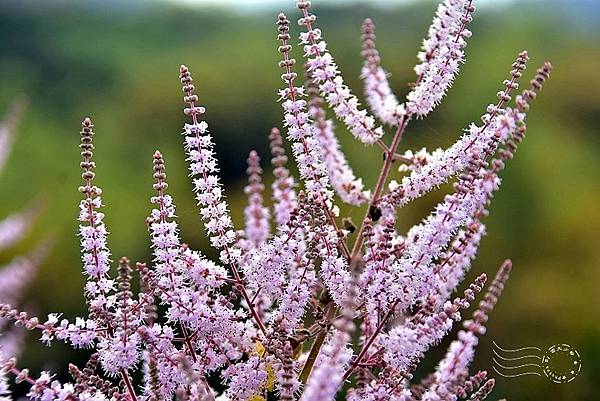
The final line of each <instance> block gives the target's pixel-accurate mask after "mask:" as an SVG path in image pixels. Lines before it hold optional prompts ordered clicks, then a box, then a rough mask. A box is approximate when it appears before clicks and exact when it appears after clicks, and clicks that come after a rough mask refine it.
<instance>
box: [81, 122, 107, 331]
mask: <svg viewBox="0 0 600 401" xmlns="http://www.w3.org/2000/svg"><path fill="white" fill-rule="evenodd" d="M81 125H82V129H81V144H80V145H79V147H80V148H81V158H82V159H83V160H82V161H81V163H80V165H81V168H82V169H83V174H82V175H81V177H82V178H83V181H84V184H83V185H82V186H80V187H79V192H81V193H83V194H84V195H85V198H84V199H83V200H82V201H81V202H80V204H79V209H80V212H79V221H80V222H81V224H80V225H79V236H80V237H81V258H82V260H83V270H84V274H85V275H86V276H87V277H88V279H87V280H88V281H87V284H86V288H85V289H86V291H85V294H86V299H87V301H88V304H89V305H90V309H91V310H90V312H91V313H92V315H93V317H94V318H95V319H98V321H99V322H102V321H105V320H106V319H107V318H108V313H107V311H108V309H109V307H110V304H109V298H108V296H109V294H110V293H111V292H112V290H113V288H114V281H113V280H111V279H109V278H108V270H109V268H110V265H109V264H110V250H109V249H108V245H107V241H106V237H107V234H108V231H107V230H106V226H105V224H104V213H102V212H100V211H99V210H98V209H100V207H102V199H101V198H100V196H101V195H102V190H101V189H100V188H99V187H97V186H95V185H94V183H93V180H94V177H95V173H94V168H95V167H96V164H95V163H94V162H93V161H92V156H93V155H94V153H93V150H94V145H93V143H92V138H93V137H94V131H93V128H94V124H93V123H92V120H91V119H90V118H89V117H86V118H85V119H84V120H83V122H82V123H81Z"/></svg>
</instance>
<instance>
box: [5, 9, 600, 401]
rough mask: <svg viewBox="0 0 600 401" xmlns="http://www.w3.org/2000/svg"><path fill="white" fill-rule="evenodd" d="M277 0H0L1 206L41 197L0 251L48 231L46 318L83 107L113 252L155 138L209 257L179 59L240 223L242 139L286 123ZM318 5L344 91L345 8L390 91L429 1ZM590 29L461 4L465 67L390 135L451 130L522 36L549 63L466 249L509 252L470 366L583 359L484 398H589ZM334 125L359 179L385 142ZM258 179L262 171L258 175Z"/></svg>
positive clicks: (138, 214)
mask: <svg viewBox="0 0 600 401" xmlns="http://www.w3.org/2000/svg"><path fill="white" fill-rule="evenodd" d="M277 3H280V5H279V7H281V8H282V9H284V10H289V12H290V17H292V19H295V18H296V17H297V12H296V11H295V10H293V8H292V7H293V2H292V1H280V2H271V3H263V2H260V1H258V2H249V3H245V5H244V7H239V8H235V7H222V8H218V7H215V6H210V5H209V6H202V7H198V6H191V5H183V4H181V3H165V2H158V1H110V2H101V1H97V2H95V1H78V2H76V1H72V2H69V1H61V2H57V1H39V2H34V1H21V2H15V1H5V0H1V1H0V113H3V112H4V110H6V108H7V107H8V105H9V104H10V102H11V100H13V98H15V97H16V96H19V95H26V96H27V97H28V98H29V100H30V106H29V109H28V111H27V113H26V115H25V118H24V120H23V121H22V124H21V125H20V127H19V129H18V136H17V139H16V143H15V146H14V149H13V152H12V155H11V157H10V159H9V161H8V165H7V167H6V169H5V171H4V173H3V174H2V176H1V177H0V218H1V217H4V216H6V215H8V214H9V213H11V212H13V211H16V210H18V209H20V208H22V207H24V206H25V205H28V204H30V202H31V201H32V200H41V201H42V202H43V204H44V213H43V215H42V217H41V218H40V219H39V221H38V223H37V224H36V226H35V229H34V230H33V231H32V232H31V234H30V235H29V238H28V239H27V240H26V241H22V242H21V243H20V244H19V245H18V246H17V247H15V248H14V249H12V250H11V253H8V254H3V255H1V256H0V263H2V262H6V261H8V260H10V258H11V257H12V256H13V255H14V254H18V253H24V252H25V251H26V250H27V249H28V248H30V246H31V244H32V243H33V242H34V241H36V240H39V239H42V238H44V237H46V236H53V237H54V238H55V240H56V245H55V248H54V250H53V252H52V254H51V256H50V257H49V258H48V259H47V261H46V262H45V263H44V264H43V266H42V267H41V270H40V272H39V275H38V277H37V278H36V280H35V282H34V284H33V285H32V286H31V288H30V291H29V295H28V298H27V299H28V300H27V303H26V304H27V305H28V308H29V309H30V310H32V311H34V312H36V313H39V314H40V315H42V316H44V315H45V314H46V313H48V312H52V311H63V312H64V315H65V316H67V317H72V316H76V315H78V314H81V313H83V309H82V307H83V305H84V300H83V296H82V285H83V282H84V280H83V276H82V275H81V268H80V263H79V247H78V239H77V237H76V230H77V221H76V216H77V213H78V206H77V205H78V202H79V199H80V195H79V194H78V192H77V186H78V185H79V182H80V173H79V167H78V165H79V150H78V147H77V145H78V142H79V129H80V121H81V120H82V118H83V117H84V116H87V115H90V116H91V117H92V118H93V120H94V122H95V125H96V129H95V131H96V133H97V136H96V139H95V144H96V162H97V166H98V167H97V184H98V185H100V186H101V187H102V188H103V189H104V196H103V198H104V201H105V203H106V205H107V207H106V209H105V211H106V214H107V217H106V222H107V226H108V228H109V230H110V232H111V235H110V245H111V250H112V252H113V254H114V256H115V257H119V256H121V255H127V256H129V257H130V258H131V259H133V260H139V261H149V260H150V254H149V240H148V235H147V232H146V225H145V221H144V219H145V217H146V216H147V214H148V213H149V211H150V209H151V207H150V203H149V197H150V196H151V193H152V188H151V184H152V174H151V167H152V152H153V151H154V150H155V149H160V150H161V151H162V152H163V154H164V156H165V158H166V162H167V173H168V176H169V183H170V189H171V191H172V193H173V194H174V196H175V199H176V202H177V205H178V212H179V213H178V214H179V216H180V219H179V222H180V225H181V227H182V235H183V238H184V239H185V241H187V242H189V243H190V244H192V246H194V247H197V248H201V249H203V250H205V251H206V252H207V253H208V254H210V255H214V254H213V253H211V251H210V250H209V249H208V246H207V245H208V243H207V240H206V237H205V236H204V234H203V229H202V226H201V224H200V222H199V218H198V217H197V211H196V208H195V205H194V201H193V195H192V193H191V184H190V180H189V179H188V177H187V168H186V163H185V161H184V153H183V149H182V145H181V142H182V141H181V139H182V138H181V136H180V134H179V133H180V130H181V127H182V124H183V122H184V116H183V114H182V112H181V108H182V104H181V93H180V92H181V91H180V86H179V82H178V68H179V65H180V64H182V63H185V64H187V65H188V66H189V67H190V68H191V69H192V71H193V73H194V77H195V80H196V83H197V88H198V94H199V96H200V98H201V103H202V104H204V105H205V106H206V107H207V110H208V111H207V114H206V119H207V121H208V122H209V124H210V127H211V131H212V132H213V134H214V136H215V139H216V143H217V144H216V150H217V153H218V155H219V157H220V161H221V168H222V173H223V176H224V179H225V182H226V185H227V188H228V197H229V201H230V203H231V207H232V209H233V215H234V218H235V221H236V223H237V224H238V226H240V225H241V224H242V223H243V218H242V209H243V207H244V204H245V200H244V196H243V192H242V188H243V186H244V179H245V178H244V170H245V159H246V156H247V153H248V152H249V151H250V150H251V149H257V150H258V151H259V152H260V153H261V154H262V155H263V165H264V166H267V164H268V160H269V156H268V141H267V135H268V132H269V129H270V128H271V126H273V125H280V120H281V111H280V106H279V105H278V104H277V103H276V102H275V99H276V89H277V88H279V87H280V86H281V85H280V80H279V75H280V71H279V69H278V68H277V65H276V63H277V60H278V53H277V51H276V47H277V43H276V41H275V25H274V18H275V16H276V13H277V12H278V11H279V7H278V4H277ZM315 3H316V4H315V6H316V11H317V12H318V15H319V21H318V24H319V26H320V27H321V28H322V29H323V32H324V35H325V37H326V39H327V40H328V42H329V46H330V49H332V52H333V54H334V56H335V57H336V58H337V60H338V64H339V65H340V68H341V70H342V71H343V73H344V76H345V79H346V80H347V81H348V82H349V84H350V86H351V87H352V88H353V90H354V91H355V92H356V93H357V94H359V95H360V96H361V97H362V91H361V86H362V85H361V83H360V81H359V79H358V76H359V71H360V66H361V60H360V57H359V53H360V42H359V35H360V24H361V22H362V20H363V18H365V17H372V18H373V19H374V21H375V23H376V25H377V35H378V47H379V50H380V52H381V54H382V57H383V64H384V66H385V68H386V69H387V70H388V71H389V72H390V73H391V78H390V79H391V83H392V85H393V87H394V88H395V90H396V92H397V93H398V94H399V95H404V94H405V93H406V92H407V86H406V83H407V82H411V81H412V80H413V79H414V74H413V71H412V67H413V66H414V64H415V60H416V59H415V55H416V53H417V51H418V49H419V47H420V44H421V40H422V38H423V37H424V36H425V35H426V33H427V27H428V25H429V23H430V21H431V17H432V15H433V12H434V10H435V7H436V4H435V3H432V2H422V1H418V2H408V3H407V4H404V3H403V4H400V3H396V2H393V1H378V2H373V3H370V2H369V1H367V0H365V1H362V2H360V3H352V4H350V3H348V4H341V3H339V2H328V1H327V0H323V1H317V2H315ZM477 3H478V2H477V1H476V2H475V4H477ZM599 27H600V3H599V2H596V1H575V0H564V1H549V0H548V1H540V2H523V1H519V2H502V5H500V6H498V4H497V3H496V2H495V1H489V0H488V1H487V2H485V3H484V4H483V5H482V6H481V7H480V9H479V10H478V11H477V12H476V15H475V20H474V22H473V24H472V26H471V28H472V31H473V32H474V35H473V38H472V39H471V41H470V43H469V46H468V48H467V63H466V64H465V65H464V66H463V68H462V72H461V74H460V76H459V78H458V80H457V81H456V83H455V85H454V87H453V88H452V89H451V90H450V92H449V95H448V96H447V98H446V101H445V102H444V103H443V104H442V105H441V106H440V107H439V108H438V109H437V110H436V111H435V112H434V113H432V115H431V117H430V118H428V119H427V120H426V121H415V122H414V123H413V124H412V125H411V126H410V128H409V129H408V131H407V132H406V134H405V136H404V137H405V140H404V143H403V144H402V145H401V147H402V149H407V148H413V149H414V148H416V149H419V148H421V147H422V146H427V147H428V148H434V147H438V146H447V145H448V144H450V143H451V142H452V141H453V140H455V139H456V138H457V137H458V136H459V135H460V132H461V129H462V128H464V127H466V125H467V124H468V123H469V122H470V121H477V120H478V118H479V116H480V115H481V114H482V113H483V112H484V109H485V106H486V105H487V104H488V103H490V102H492V101H493V100H494V98H495V93H496V91H498V90H499V88H500V84H501V81H502V80H503V79H504V78H505V76H506V75H507V72H508V70H509V68H510V64H511V62H512V61H513V59H514V57H515V56H516V54H517V53H518V52H519V51H520V50H522V49H524V48H526V49H528V50H529V53H530V56H531V61H530V65H529V67H530V68H529V70H528V74H527V75H526V78H527V79H529V76H530V75H532V74H533V71H534V70H535V68H537V66H538V65H540V64H541V63H542V62H543V61H545V60H546V59H548V60H551V61H552V63H553V64H554V67H555V68H554V71H553V73H552V77H551V80H550V81H549V82H548V84H547V86H546V88H545V89H544V91H543V93H542V95H541V96H540V97H539V100H537V101H536V102H535V104H534V105H533V107H532V113H531V114H530V117H529V120H528V129H529V130H528V136H527V138H526V140H525V142H524V143H523V145H522V147H521V148H520V149H519V151H518V154H517V156H516V158H515V159H514V160H513V161H511V162H510V164H509V165H508V167H507V169H506V171H505V172H504V173H503V178H504V179H505V180H504V183H503V186H502V189H501V191H500V192H499V194H498V196H497V197H496V198H495V199H494V201H493V204H492V206H491V216H490V217H489V218H488V219H487V224H488V232H489V234H488V236H487V238H485V240H484V241H483V245H482V248H481V252H480V255H479V257H478V259H477V260H476V262H475V264H474V268H473V271H474V272H473V273H474V274H475V273H480V272H482V271H485V272H488V274H490V275H491V274H493V273H494V272H495V269H496V268H497V266H498V265H499V264H500V262H501V261H502V260H503V259H504V258H505V257H510V258H512V259H513V262H514V272H513V274H512V277H511V280H510V281H509V283H508V286H507V288H506V292H505V293H504V295H503V296H502V298H501V301H500V303H499V305H498V308H497V309H496V310H495V311H494V313H493V315H492V318H491V321H490V324H489V330H488V334H487V335H486V336H485V337H484V338H483V340H482V342H481V344H480V347H479V353H478V355H477V359H476V363H475V367H476V368H480V369H488V370H491V366H492V364H491V350H492V340H495V341H496V342H497V343H498V344H500V345H502V346H505V347H513V348H517V347H523V346H528V345H535V346H538V347H540V348H543V349H545V348H547V347H548V346H550V345H552V344H555V343H562V342H566V343H569V344H571V345H572V346H574V347H576V348H577V349H578V350H579V351H580V353H581V356H582V359H583V368H582V372H581V375H580V376H579V377H578V378H577V379H576V380H575V381H573V382H571V383H569V384H562V385H557V384H553V383H551V382H549V381H547V380H546V379H543V378H539V377H534V376H529V377H523V378H516V379H505V378H502V377H499V378H498V383H497V388H496V390H495V391H494V394H493V396H492V399H498V398H502V397H507V398H509V399H511V400H548V401H559V400H565V401H566V400H569V401H570V400H590V401H591V400H598V399H600V301H599V300H598V292H599V288H600V246H599V244H598V241H599V240H600V228H599V227H600V213H599V212H598V202H599V200H600V161H599V155H600V128H599V124H598V118H599V117H600V114H599V113H600V78H599V75H600V28H599ZM293 29H294V30H295V31H296V32H297V30H298V27H297V26H296V25H295V24H294V25H293ZM297 50H298V49H296V53H297V57H299V56H300V54H299V53H298V52H297ZM338 125H339V124H338ZM338 134H339V137H340V138H341V140H342V142H343V147H344V150H346V151H347V154H348V156H349V159H350V160H351V161H352V164H353V167H354V168H355V170H356V171H357V172H359V173H361V174H363V176H364V177H365V180H366V182H367V183H368V184H373V182H374V179H375V178H376V173H377V172H378V169H379V166H380V159H381V155H380V154H379V153H378V152H377V151H376V150H375V149H368V150H365V149H364V148H363V147H361V146H360V145H358V144H357V143H356V142H353V141H352V138H351V136H350V135H349V134H347V133H346V132H344V131H343V130H342V129H341V128H338ZM388 140H389V138H388ZM266 177H267V179H268V180H270V179H271V175H270V172H269V171H267V174H266ZM442 195H443V191H438V192H436V193H434V194H432V195H430V196H428V197H426V198H425V199H423V200H421V201H420V202H417V203H416V204H415V205H412V206H411V207H409V208H406V209H405V210H403V211H402V212H401V220H400V221H401V225H402V227H401V228H407V227H409V226H410V225H411V224H413V223H414V222H417V221H418V220H419V219H420V218H422V217H423V216H424V215H425V213H427V212H428V211H429V210H430V208H431V207H432V206H433V205H434V204H435V202H437V201H438V200H439V199H441V197H442ZM344 212H345V211H344ZM361 213H362V211H358V213H354V215H356V216H359V215H360V214H361ZM447 342H448V341H445V342H443V343H442V344H441V345H440V346H439V347H436V349H435V351H434V352H433V353H432V354H431V355H430V356H429V357H428V358H427V360H426V361H425V363H424V367H423V369H421V371H420V372H419V374H424V373H426V371H427V370H428V369H432V368H433V367H434V365H435V363H436V362H437V361H438V360H439V358H440V357H441V355H442V352H443V351H444V349H445V346H446V345H447ZM30 343H31V344H30V346H29V347H28V350H27V352H26V353H25V355H23V357H22V360H21V364H22V365H26V366H29V367H31V368H33V369H34V370H38V369H42V368H50V369H53V370H54V371H56V372H60V373H61V374H64V372H65V368H66V362H67V361H75V362H80V363H81V361H82V360H83V357H84V356H85V355H86V351H77V352H74V351H71V350H70V349H69V348H68V347H66V346H64V345H61V344H56V345H53V347H52V348H51V349H47V348H44V347H42V346H41V345H40V344H39V341H38V337H37V335H31V336H30Z"/></svg>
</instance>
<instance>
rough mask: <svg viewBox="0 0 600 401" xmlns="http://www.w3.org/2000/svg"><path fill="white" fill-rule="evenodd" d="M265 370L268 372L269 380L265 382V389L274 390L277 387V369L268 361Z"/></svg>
mask: <svg viewBox="0 0 600 401" xmlns="http://www.w3.org/2000/svg"><path fill="white" fill-rule="evenodd" d="M265 370H266V372H267V380H266V382H265V389H266V390H267V391H273V389H274V388H275V379H276V376H275V371H274V370H273V367H272V366H271V364H270V363H267V365H266V366H265Z"/></svg>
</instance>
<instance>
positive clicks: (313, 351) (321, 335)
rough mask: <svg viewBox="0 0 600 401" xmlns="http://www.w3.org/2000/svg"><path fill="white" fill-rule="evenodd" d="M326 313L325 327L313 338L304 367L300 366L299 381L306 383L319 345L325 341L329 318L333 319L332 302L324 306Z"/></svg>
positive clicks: (318, 350) (319, 347)
mask: <svg viewBox="0 0 600 401" xmlns="http://www.w3.org/2000/svg"><path fill="white" fill-rule="evenodd" d="M326 310H327V311H326V314H325V320H326V322H327V323H326V324H327V326H326V327H325V328H323V330H321V332H320V333H319V334H318V335H317V338H315V342H314V343H313V345H312V348H311V349H310V353H309V354H308V358H307V359H306V363H305V364H304V367H303V368H302V372H300V382H301V383H302V384H306V383H307V382H308V376H310V372H311V371H312V368H313V366H314V365H315V362H316V360H317V356H319V352H320V351H321V347H322V346H323V343H324V342H325V337H326V336H327V333H328V332H329V327H330V324H329V323H331V320H333V318H334V317H335V310H336V308H335V305H334V304H333V302H331V301H330V302H329V303H328V304H327V307H326Z"/></svg>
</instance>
